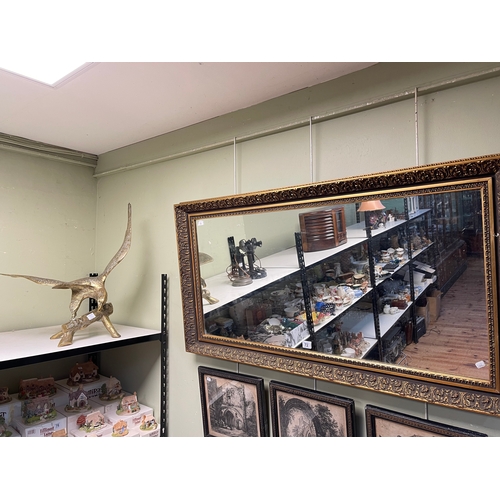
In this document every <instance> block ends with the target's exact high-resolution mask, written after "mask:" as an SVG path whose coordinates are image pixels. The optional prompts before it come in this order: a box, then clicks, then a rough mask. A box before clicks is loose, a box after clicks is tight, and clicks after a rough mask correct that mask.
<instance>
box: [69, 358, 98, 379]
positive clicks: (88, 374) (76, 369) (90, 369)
mask: <svg viewBox="0 0 500 500" xmlns="http://www.w3.org/2000/svg"><path fill="white" fill-rule="evenodd" d="M98 370H99V368H98V367H97V365H96V364H95V363H93V362H92V361H87V362H86V363H76V364H75V366H73V368H71V371H70V373H69V378H68V385H80V384H87V383H89V382H95V381H96V380H99V373H98Z"/></svg>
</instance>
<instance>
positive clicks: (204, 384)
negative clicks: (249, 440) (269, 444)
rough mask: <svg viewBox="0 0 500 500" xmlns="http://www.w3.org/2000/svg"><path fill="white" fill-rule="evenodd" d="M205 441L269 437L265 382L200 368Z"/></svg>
mask: <svg viewBox="0 0 500 500" xmlns="http://www.w3.org/2000/svg"><path fill="white" fill-rule="evenodd" d="M198 374H199V380H200V394H201V410H202V416H203V432H204V435H205V437H265V436H267V429H268V425H267V411H266V401H265V391H264V380H263V379H261V378H257V377H250V376H247V375H241V374H239V373H232V372H227V371H223V370H215V369H213V368H208V367H205V366H199V367H198Z"/></svg>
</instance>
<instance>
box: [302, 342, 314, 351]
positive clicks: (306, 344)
mask: <svg viewBox="0 0 500 500" xmlns="http://www.w3.org/2000/svg"><path fill="white" fill-rule="evenodd" d="M302 347H303V348H304V349H312V342H311V341H310V340H304V341H303V342H302Z"/></svg>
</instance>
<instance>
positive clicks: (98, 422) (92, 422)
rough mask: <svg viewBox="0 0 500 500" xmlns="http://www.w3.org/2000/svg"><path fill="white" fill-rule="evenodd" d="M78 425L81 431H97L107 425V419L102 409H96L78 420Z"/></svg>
mask: <svg viewBox="0 0 500 500" xmlns="http://www.w3.org/2000/svg"><path fill="white" fill-rule="evenodd" d="M77 425H78V426H79V429H80V430H81V431H85V432H95V431H98V430H99V429H102V428H103V427H106V425H107V424H106V419H105V418H104V415H103V414H102V413H101V412H100V411H94V412H92V413H89V414H88V415H82V416H81V417H79V418H78V420H77Z"/></svg>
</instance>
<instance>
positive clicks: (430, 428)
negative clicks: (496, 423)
mask: <svg viewBox="0 0 500 500" xmlns="http://www.w3.org/2000/svg"><path fill="white" fill-rule="evenodd" d="M365 416H366V435H367V436H368V437H488V435H487V434H483V433H481V432H476V431H471V430H468V429H462V428H460V427H454V426H452V425H447V424H442V423H439V422H433V421H431V420H425V419H423V418H418V417H413V416H411V415H405V414H403V413H399V412H396V411H392V410H386V409H385V408H379V407H378V406H372V405H367V406H365Z"/></svg>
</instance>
